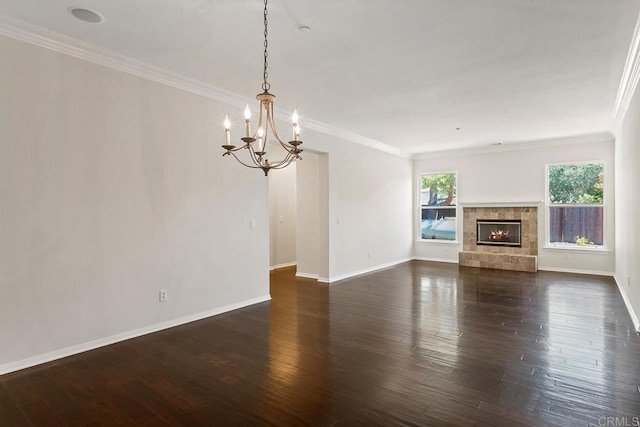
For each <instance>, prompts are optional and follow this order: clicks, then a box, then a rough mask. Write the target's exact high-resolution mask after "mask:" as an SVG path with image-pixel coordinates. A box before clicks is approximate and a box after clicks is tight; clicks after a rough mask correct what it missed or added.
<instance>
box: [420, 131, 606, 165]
mask: <svg viewBox="0 0 640 427" xmlns="http://www.w3.org/2000/svg"><path fill="white" fill-rule="evenodd" d="M611 141H613V135H611V134H610V133H609V132H600V133H592V134H587V135H576V136H566V137H558V138H549V139H538V140H531V141H523V142H512V143H505V144H501V145H483V146H477V147H467V148H456V149H453V150H445V151H429V152H424V153H416V154H414V155H413V160H423V159H437V158H442V157H451V156H468V155H474V154H485V153H497V152H503V151H516V150H530V149H535V148H546V147H558V146H561V145H571V144H589V143H595V142H611Z"/></svg>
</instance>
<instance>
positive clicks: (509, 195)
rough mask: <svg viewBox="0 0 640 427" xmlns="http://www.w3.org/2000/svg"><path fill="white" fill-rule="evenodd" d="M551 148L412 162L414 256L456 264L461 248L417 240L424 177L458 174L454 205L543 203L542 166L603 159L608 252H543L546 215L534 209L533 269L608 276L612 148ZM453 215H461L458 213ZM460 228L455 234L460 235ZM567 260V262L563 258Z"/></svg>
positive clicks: (561, 144) (599, 144)
mask: <svg viewBox="0 0 640 427" xmlns="http://www.w3.org/2000/svg"><path fill="white" fill-rule="evenodd" d="M568 142H569V141H567V140H565V141H560V140H559V141H558V142H557V144H555V145H553V144H548V143H546V142H543V143H541V145H540V146H539V147H531V148H526V149H513V147H509V146H504V147H502V148H495V149H493V150H491V151H490V152H477V153H446V154H434V155H432V156H431V158H424V159H420V160H415V161H414V207H415V210H414V239H415V240H416V242H415V252H414V253H415V256H416V257H420V258H426V259H437V260H447V261H451V262H457V259H458V252H459V251H461V250H462V243H461V242H460V243H459V244H454V245H452V244H446V243H434V242H422V241H419V240H418V237H419V220H418V216H419V199H418V191H419V187H418V179H419V176H420V174H422V173H429V172H457V173H458V203H459V204H460V205H464V203H508V202H532V201H539V202H543V201H544V199H545V165H546V164H549V163H562V162H579V161H589V160H604V162H605V174H606V177H605V198H606V206H605V218H606V227H605V235H606V237H605V239H606V240H607V241H606V244H607V245H608V249H609V250H608V251H604V252H598V253H596V252H584V251H583V252H579V251H561V250H557V249H545V248H544V247H543V246H544V243H545V240H546V238H545V223H546V210H545V209H544V206H543V205H541V206H540V211H539V212H540V213H542V215H540V216H539V223H538V228H539V236H538V237H539V242H540V248H539V253H538V266H539V268H541V269H555V270H567V271H585V272H586V271H589V272H596V273H609V274H611V273H612V272H613V271H614V248H615V236H614V230H615V227H614V223H615V221H614V211H615V197H614V187H615V186H614V175H615V172H614V171H615V164H614V146H613V141H612V140H611V139H610V138H602V140H601V141H596V142H584V143H568ZM458 214H459V215H461V214H462V210H461V209H459V212H458ZM461 230H462V228H461V223H460V224H459V228H458V235H460V233H461V232H462V231H461ZM566 257H568V258H566Z"/></svg>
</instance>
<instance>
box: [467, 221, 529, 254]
mask: <svg viewBox="0 0 640 427" xmlns="http://www.w3.org/2000/svg"><path fill="white" fill-rule="evenodd" d="M476 229H477V232H476V239H477V241H476V244H478V245H490V246H511V247H517V248H519V247H522V224H521V221H520V220H519V219H478V220H476Z"/></svg>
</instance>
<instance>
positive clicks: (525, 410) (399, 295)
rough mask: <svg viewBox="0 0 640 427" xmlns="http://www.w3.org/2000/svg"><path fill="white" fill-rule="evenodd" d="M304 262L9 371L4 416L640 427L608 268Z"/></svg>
mask: <svg viewBox="0 0 640 427" xmlns="http://www.w3.org/2000/svg"><path fill="white" fill-rule="evenodd" d="M293 274H294V270H293V269H292V268H290V269H282V270H277V271H275V272H273V273H272V276H271V280H272V285H271V295H272V298H273V299H272V301H271V302H268V303H262V304H258V305H254V306H251V307H247V308H244V309H241V310H237V311H234V312H230V313H226V314H223V315H220V316H216V317H212V318H209V319H205V320H202V321H198V322H194V323H190V324H187V325H184V326H180V327H177V328H173V329H170V330H166V331H162V332H158V333H155V334H150V335H147V336H144V337H140V338H136V339H133V340H129V341H125V342H122V343H118V344H114V345H111V346H108V347H104V348H101V349H98V350H94V351H90V352H87V353H83V354H80V355H76V356H73V357H69V358H66V359H63V360H59V361H55V362H52V363H48V364H46V365H41V366H38V367H34V368H31V369H27V370H24V371H20V372H15V373H12V374H8V375H4V376H2V377H0V425H1V426H11V427H13V426H22V425H27V426H28V425H34V426H58V425H61V426H64V425H69V426H101V425H142V426H167V425H171V426H179V425H190V426H201V425H202V426H207V425H221V426H228V425H243V426H244V425H282V426H295V425H320V426H331V425H338V426H342V425H345V426H351V425H367V426H368V425H421V426H422V425H433V426H441V425H463V426H467V425H498V426H515V425H559V426H571V425H579V426H587V425H594V426H606V425H616V426H622V425H624V426H631V425H640V419H639V418H638V417H640V366H639V363H640V340H639V338H638V336H637V335H636V334H635V333H634V330H633V325H632V323H631V320H630V318H629V315H628V313H627V311H626V309H625V306H624V302H623V300H622V298H621V296H620V294H619V292H618V290H617V289H616V286H615V284H614V282H613V280H612V279H610V278H603V277H597V276H585V275H572V274H562V273H550V272H538V273H517V272H505V271H498V270H485V269H474V268H463V267H460V268H459V267H458V266H456V265H448V264H438V263H429V262H421V261H413V262H408V263H405V264H401V265H399V266H396V267H393V268H390V269H387V270H383V271H380V272H376V273H372V274H368V275H364V276H360V277H356V278H352V279H348V280H345V281H342V282H339V283H336V284H334V285H323V284H317V283H316V282H315V281H312V280H308V279H296V278H295V277H294V276H293ZM613 422H617V423H618V424H613ZM623 422H624V423H626V424H620V423H623ZM607 423H609V424H607ZM634 423H635V424H634Z"/></svg>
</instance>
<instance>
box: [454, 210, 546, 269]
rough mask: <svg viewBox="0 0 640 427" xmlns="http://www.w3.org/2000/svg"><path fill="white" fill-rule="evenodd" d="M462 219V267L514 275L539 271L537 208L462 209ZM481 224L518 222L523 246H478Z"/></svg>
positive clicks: (460, 258) (460, 257)
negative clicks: (503, 271) (500, 271)
mask: <svg viewBox="0 0 640 427" xmlns="http://www.w3.org/2000/svg"><path fill="white" fill-rule="evenodd" d="M462 216H463V251H462V252H460V253H459V265H461V266H466V267H482V268H495V269H500V270H515V271H537V270H538V256H537V255H538V208H537V207H536V206H506V205H505V206H504V207H502V206H501V207H472V206H469V207H466V206H463V215H462ZM478 220H488V221H485V222H490V221H504V222H511V221H516V222H517V221H519V223H520V233H521V241H520V246H517V245H494V244H482V242H478V237H477V236H478V235H477V221H478ZM479 243H480V244H479Z"/></svg>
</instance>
